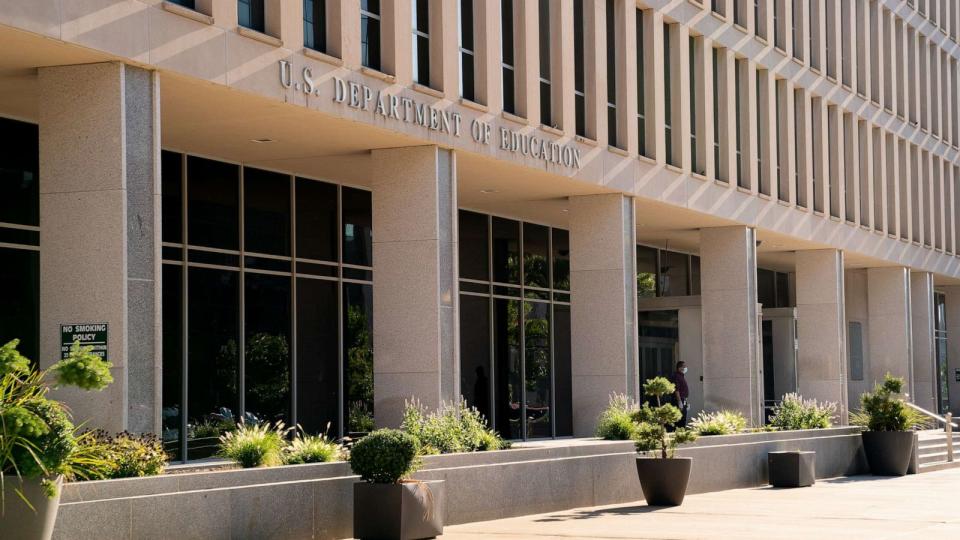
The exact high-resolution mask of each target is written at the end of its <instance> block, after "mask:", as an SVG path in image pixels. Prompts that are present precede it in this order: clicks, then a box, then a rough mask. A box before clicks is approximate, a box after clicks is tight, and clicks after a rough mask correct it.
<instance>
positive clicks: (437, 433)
mask: <svg viewBox="0 0 960 540" xmlns="http://www.w3.org/2000/svg"><path fill="white" fill-rule="evenodd" d="M400 429H401V430H402V431H404V432H406V433H409V434H410V435H413V436H414V437H416V438H417V440H418V441H419V442H420V446H421V452H423V453H425V454H452V453H457V452H477V451H483V450H499V449H501V448H504V447H506V443H505V442H504V441H503V439H501V438H500V436H499V435H498V434H497V433H496V432H495V431H493V430H491V429H489V428H488V427H487V420H486V419H485V418H484V417H483V415H482V414H481V413H480V411H478V410H477V409H476V407H468V406H467V402H466V400H465V399H463V397H461V398H460V399H459V400H458V401H456V402H455V403H452V404H446V403H444V404H441V405H440V408H439V409H438V410H437V411H434V412H427V409H426V407H424V406H423V405H422V404H421V403H420V402H419V401H417V400H412V401H408V402H407V403H406V407H405V408H404V411H403V421H402V422H401V423H400Z"/></svg>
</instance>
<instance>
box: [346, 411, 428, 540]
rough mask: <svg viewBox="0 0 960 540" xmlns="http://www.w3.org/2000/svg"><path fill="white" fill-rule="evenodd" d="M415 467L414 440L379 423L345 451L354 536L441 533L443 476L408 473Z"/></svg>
mask: <svg viewBox="0 0 960 540" xmlns="http://www.w3.org/2000/svg"><path fill="white" fill-rule="evenodd" d="M419 467H420V443H419V441H418V440H417V438H416V437H414V436H413V435H410V434H409V433H405V432H403V431H400V430H396V429H379V430H376V431H374V432H372V433H370V434H369V435H367V436H366V437H364V438H363V439H360V441H358V442H357V443H356V444H355V445H353V448H352V449H351V451H350V468H351V469H353V472H354V473H355V474H358V475H360V479H361V480H363V481H362V482H358V483H356V484H354V486H353V534H354V536H356V537H357V538H396V539H401V540H410V539H417V538H433V537H435V536H439V535H441V534H443V519H444V504H443V501H444V497H443V495H444V492H443V481H442V480H434V481H430V482H419V481H416V480H408V477H409V476H410V475H411V474H413V473H414V472H416V471H417V469H419Z"/></svg>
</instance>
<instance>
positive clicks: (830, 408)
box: [770, 393, 837, 430]
mask: <svg viewBox="0 0 960 540" xmlns="http://www.w3.org/2000/svg"><path fill="white" fill-rule="evenodd" d="M836 413H837V404H836V403H831V402H822V403H821V402H819V401H817V400H815V399H803V397H802V396H801V395H799V394H795V393H790V394H786V395H784V396H783V399H782V400H781V401H780V403H779V404H778V405H776V406H775V407H774V408H773V414H772V415H771V416H770V426H772V427H775V428H777V429H784V430H788V429H826V428H828V427H830V426H831V425H833V417H834V415H836Z"/></svg>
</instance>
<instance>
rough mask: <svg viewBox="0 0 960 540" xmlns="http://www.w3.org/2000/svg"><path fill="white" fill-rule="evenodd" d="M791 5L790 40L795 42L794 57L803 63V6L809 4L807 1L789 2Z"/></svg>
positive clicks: (795, 0)
mask: <svg viewBox="0 0 960 540" xmlns="http://www.w3.org/2000/svg"><path fill="white" fill-rule="evenodd" d="M788 2H789V5H790V13H791V15H792V17H791V18H790V24H791V26H790V39H791V40H792V42H793V57H794V58H796V59H797V60H800V61H803V31H802V29H803V24H802V17H803V13H804V10H803V6H804V4H806V3H807V2H806V1H805V0H788Z"/></svg>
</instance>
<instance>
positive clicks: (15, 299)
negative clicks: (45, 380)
mask: <svg viewBox="0 0 960 540" xmlns="http://www.w3.org/2000/svg"><path fill="white" fill-rule="evenodd" d="M0 261H3V263H2V264H0V290H2V291H3V306H4V307H3V309H0V345H3V344H5V343H7V342H8V341H10V340H11V339H19V340H20V345H19V346H18V347H17V350H19V351H20V354H22V355H24V356H26V357H27V358H29V359H31V360H33V361H34V362H38V361H39V359H40V358H39V355H40V346H39V345H40V344H39V340H40V252H39V251H34V250H30V249H13V248H8V247H0Z"/></svg>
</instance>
